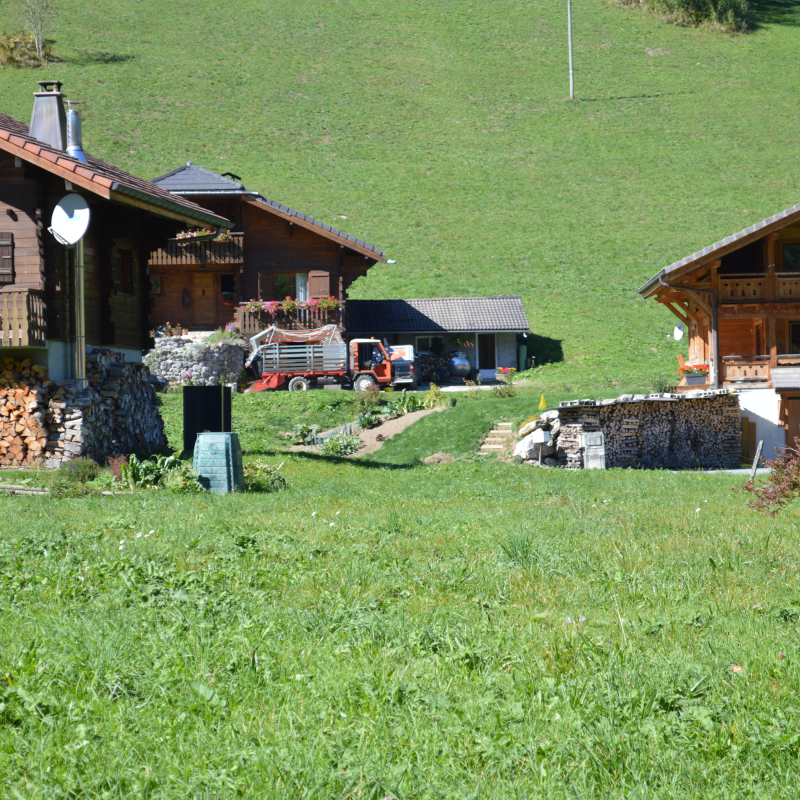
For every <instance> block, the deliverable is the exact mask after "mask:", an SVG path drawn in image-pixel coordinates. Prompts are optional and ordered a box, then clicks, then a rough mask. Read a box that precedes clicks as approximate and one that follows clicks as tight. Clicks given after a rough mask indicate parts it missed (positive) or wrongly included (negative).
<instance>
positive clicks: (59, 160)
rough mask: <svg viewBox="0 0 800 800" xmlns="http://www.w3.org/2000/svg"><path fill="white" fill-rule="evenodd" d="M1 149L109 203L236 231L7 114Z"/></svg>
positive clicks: (0, 129)
mask: <svg viewBox="0 0 800 800" xmlns="http://www.w3.org/2000/svg"><path fill="white" fill-rule="evenodd" d="M0 149H2V150H5V151H6V152H7V153H11V154H12V155H15V156H18V157H19V158H21V159H22V160H23V161H27V162H28V163H29V164H35V165H36V166H37V167H41V168H42V169H44V170H46V171H47V172H51V173H53V174H55V175H58V176H59V177H62V178H65V179H66V180H68V181H70V182H71V183H73V184H75V185H76V186H79V187H80V188H82V189H86V190H87V191H90V192H92V193H94V194H96V195H99V196H100V197H102V198H104V199H106V200H115V201H117V202H120V203H127V204H129V205H131V204H133V205H139V204H145V205H150V206H152V207H153V208H152V209H151V210H152V212H153V213H154V214H160V215H161V216H168V217H173V218H177V219H180V220H182V221H183V222H186V223H189V224H195V225H196V224H197V223H198V222H203V223H205V224H207V225H211V226H213V227H217V226H219V227H223V228H232V227H233V225H232V223H230V222H229V221H228V220H227V219H225V217H220V216H218V215H217V214H213V213H212V212H210V211H208V210H206V209H205V208H201V207H200V206H198V205H197V204H196V203H192V202H191V201H190V200H186V199H184V198H183V197H175V196H173V195H171V194H169V192H165V191H164V190H163V189H160V188H159V187H158V186H155V185H153V184H152V183H150V181H145V180H142V179H141V178H137V177H136V176H135V175H131V174H130V173H129V172H125V171H124V170H122V169H119V168H118V167H115V166H113V165H112V164H107V163H106V162H105V161H102V160H101V159H99V158H95V157H94V156H90V155H88V154H87V155H86V163H84V162H83V161H78V160H77V159H75V158H72V156H70V155H68V154H67V153H65V152H64V151H63V150H57V149H55V148H53V147H51V146H50V145H47V144H44V142H40V141H39V140H38V139H34V138H33V137H32V136H30V135H29V133H28V126H27V125H26V124H25V123H24V122H20V121H19V120H16V119H14V118H13V117H9V116H8V115H7V114H0Z"/></svg>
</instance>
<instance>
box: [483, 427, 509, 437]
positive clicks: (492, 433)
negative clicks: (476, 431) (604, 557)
mask: <svg viewBox="0 0 800 800" xmlns="http://www.w3.org/2000/svg"><path fill="white" fill-rule="evenodd" d="M488 435H489V436H504V437H506V438H508V437H509V436H513V435H514V432H513V431H509V430H506V429H505V428H503V429H501V430H498V429H497V428H494V429H493V430H491V431H489V434H488Z"/></svg>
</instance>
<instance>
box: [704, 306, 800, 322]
mask: <svg viewBox="0 0 800 800" xmlns="http://www.w3.org/2000/svg"><path fill="white" fill-rule="evenodd" d="M719 318H720V319H800V305H798V304H793V305H792V306H784V307H782V308H778V309H775V308H768V307H765V306H757V307H752V308H750V309H741V308H738V307H737V306H720V308H719Z"/></svg>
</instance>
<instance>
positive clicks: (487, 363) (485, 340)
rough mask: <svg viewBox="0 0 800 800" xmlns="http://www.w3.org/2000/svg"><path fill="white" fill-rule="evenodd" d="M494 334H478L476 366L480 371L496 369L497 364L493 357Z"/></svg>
mask: <svg viewBox="0 0 800 800" xmlns="http://www.w3.org/2000/svg"><path fill="white" fill-rule="evenodd" d="M494 344H495V342H494V334H493V333H479V334H478V364H479V365H480V369H496V368H497V362H496V361H495V357H494Z"/></svg>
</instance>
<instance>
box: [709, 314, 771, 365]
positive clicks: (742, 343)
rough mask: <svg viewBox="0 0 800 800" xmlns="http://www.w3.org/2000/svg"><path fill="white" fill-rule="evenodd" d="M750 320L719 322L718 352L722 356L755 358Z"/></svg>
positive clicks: (725, 320)
mask: <svg viewBox="0 0 800 800" xmlns="http://www.w3.org/2000/svg"><path fill="white" fill-rule="evenodd" d="M753 322H754V321H753V320H752V319H723V320H720V321H719V352H720V355H722V356H755V355H763V354H762V353H756V348H755V338H754V331H753Z"/></svg>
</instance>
